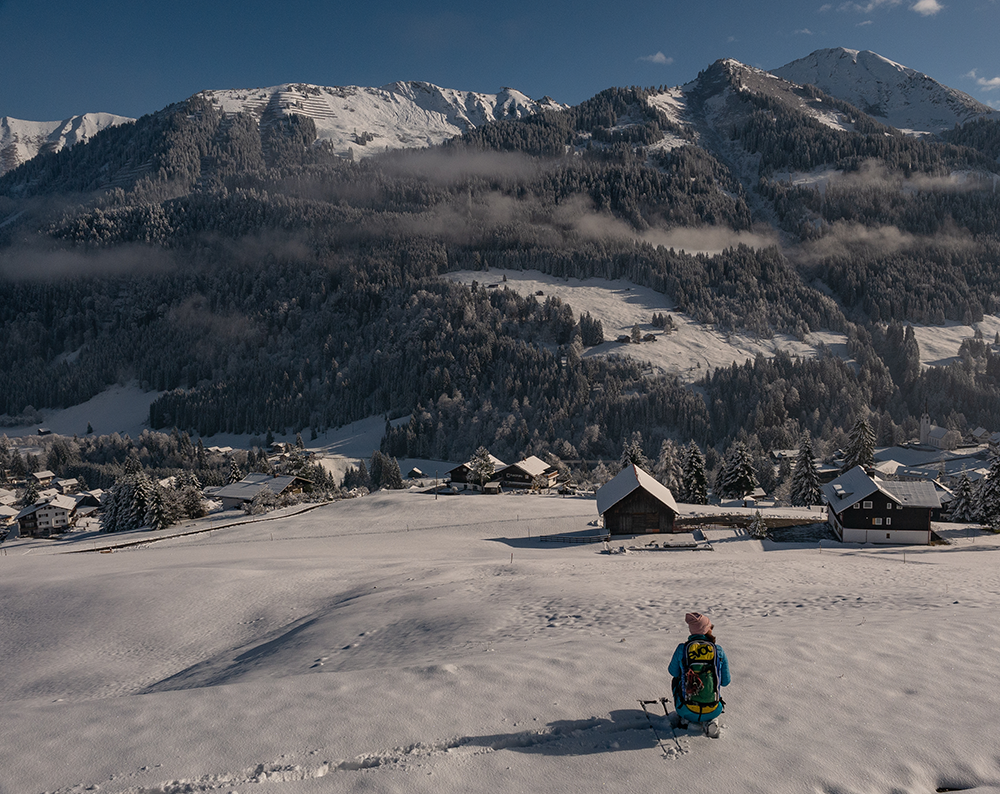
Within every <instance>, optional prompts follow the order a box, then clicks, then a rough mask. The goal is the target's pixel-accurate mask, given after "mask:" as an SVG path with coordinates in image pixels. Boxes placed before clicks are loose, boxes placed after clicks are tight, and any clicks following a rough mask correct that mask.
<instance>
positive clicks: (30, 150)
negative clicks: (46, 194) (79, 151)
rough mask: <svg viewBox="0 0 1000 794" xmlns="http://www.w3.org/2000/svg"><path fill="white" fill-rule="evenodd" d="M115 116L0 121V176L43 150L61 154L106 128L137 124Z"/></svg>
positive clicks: (3, 119)
mask: <svg viewBox="0 0 1000 794" xmlns="http://www.w3.org/2000/svg"><path fill="white" fill-rule="evenodd" d="M134 120H135V119H130V118H128V117H126V116H116V115H114V114H113V113H84V114H83V115H82V116H71V117H70V118H68V119H63V120H62V121H23V120H21V119H12V118H10V117H9V116H4V117H2V118H0V176H3V175H4V174H5V173H7V172H8V171H10V170H11V169H12V168H17V166H19V165H20V164H21V163H24V162H27V161H28V160H30V159H31V158H32V157H34V156H35V155H36V154H38V153H39V152H42V151H46V152H58V151H59V150H60V149H63V148H65V147H67V146H73V145H74V144H77V143H81V142H82V141H86V140H89V139H90V138H92V137H94V135H96V134H97V133H98V132H100V131H101V130H103V129H104V128H105V127H114V126H116V125H118V124H124V123H126V122H129V121H134Z"/></svg>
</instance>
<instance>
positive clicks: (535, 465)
mask: <svg viewBox="0 0 1000 794" xmlns="http://www.w3.org/2000/svg"><path fill="white" fill-rule="evenodd" d="M493 476H494V477H495V478H496V479H497V480H499V481H500V482H501V483H503V484H504V485H505V486H508V487H510V488H530V487H531V486H532V485H533V484H534V482H535V478H536V477H539V478H542V479H544V480H545V485H544V486H543V487H545V488H551V487H552V486H553V485H555V483H556V478H557V477H558V476H559V470H558V469H557V468H556V467H555V466H550V465H549V464H548V463H546V462H545V461H544V460H542V459H541V458H538V457H535V456H534V455H532V456H530V457H527V458H525V459H524V460H519V461H518V462H517V463H511V464H510V465H509V466H505V467H504V468H502V469H500V471H498V472H497V473H496V474H494V475H493Z"/></svg>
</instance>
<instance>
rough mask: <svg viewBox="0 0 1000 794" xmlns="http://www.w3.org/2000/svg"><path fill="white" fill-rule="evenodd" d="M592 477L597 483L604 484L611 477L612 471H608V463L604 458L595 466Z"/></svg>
mask: <svg viewBox="0 0 1000 794" xmlns="http://www.w3.org/2000/svg"><path fill="white" fill-rule="evenodd" d="M590 476H591V478H592V479H593V481H594V483H595V484H596V485H599V486H600V485H604V483H606V482H607V481H608V480H610V479H611V472H610V471H608V467H607V465H606V464H605V463H604V461H603V460H599V461H597V465H596V466H594V471H593V472H591V475H590Z"/></svg>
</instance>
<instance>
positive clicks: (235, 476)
mask: <svg viewBox="0 0 1000 794" xmlns="http://www.w3.org/2000/svg"><path fill="white" fill-rule="evenodd" d="M242 479H243V472H242V470H241V469H240V464H239V463H237V462H236V456H235V455H233V456H232V457H231V458H230V459H229V479H228V480H227V481H226V484H227V485H232V484H233V483H234V482H239V481H240V480H242Z"/></svg>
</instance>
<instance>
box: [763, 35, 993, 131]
mask: <svg viewBox="0 0 1000 794" xmlns="http://www.w3.org/2000/svg"><path fill="white" fill-rule="evenodd" d="M771 72H772V74H776V75H778V76H779V77H782V78H784V79H785V80H788V81H790V82H793V83H798V84H799V85H806V84H809V85H814V86H816V87H817V88H819V89H820V90H822V91H825V92H826V93H827V94H829V95H830V96H833V97H836V98H837V99H842V100H844V101H845V102H850V103H851V104H852V105H854V106H855V107H857V108H858V109H859V110H861V111H863V112H865V113H867V114H869V115H871V116H874V117H875V118H877V119H879V120H880V121H883V122H885V123H886V124H888V125H890V126H892V127H896V128H897V129H899V130H902V131H903V132H909V133H932V134H936V133H940V132H943V131H945V130H950V129H952V128H953V127H954V126H955V125H956V124H964V123H965V122H967V121H972V120H973V119H977V118H983V117H990V118H994V119H1000V112H998V111H995V110H993V109H992V108H990V107H988V106H986V105H984V104H982V103H981V102H977V101H976V100H975V99H973V98H972V97H970V96H969V95H968V94H964V93H962V92H961V91H958V90H957V89H954V88H949V87H948V86H945V85H941V83H939V82H938V81H937V80H934V79H933V78H931V77H928V76H927V75H926V74H923V73H922V72H918V71H917V70H916V69H911V68H909V67H906V66H903V65H901V64H898V63H895V62H894V61H890V60H889V59H888V58H884V57H882V56H881V55H878V54H877V53H874V52H870V51H868V50H864V51H858V50H849V49H845V48H843V47H836V48H833V49H826V50H816V52H814V53H812V54H811V55H807V56H806V57H805V58H800V59H798V60H797V61H792V62H791V63H788V64H785V65H784V66H782V67H781V68H779V69H772V70H771Z"/></svg>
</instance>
